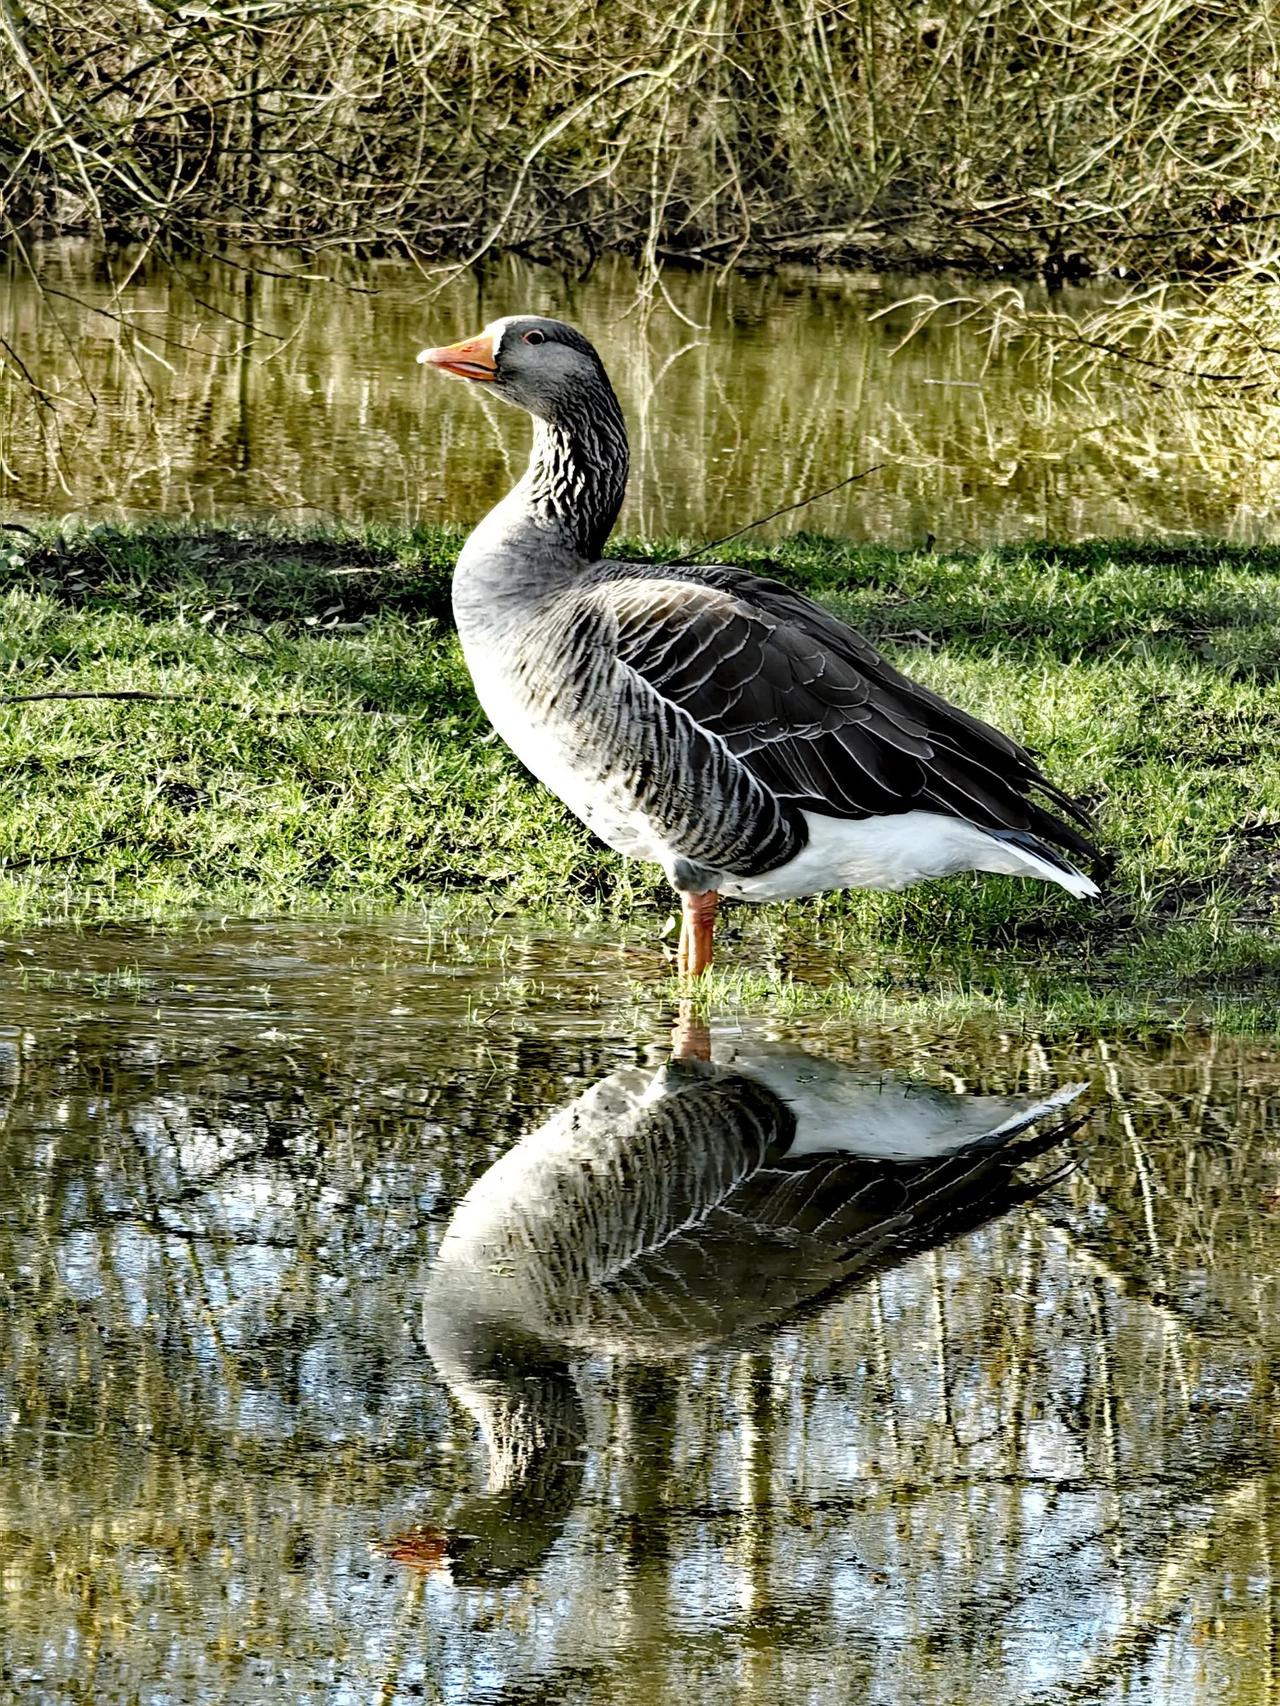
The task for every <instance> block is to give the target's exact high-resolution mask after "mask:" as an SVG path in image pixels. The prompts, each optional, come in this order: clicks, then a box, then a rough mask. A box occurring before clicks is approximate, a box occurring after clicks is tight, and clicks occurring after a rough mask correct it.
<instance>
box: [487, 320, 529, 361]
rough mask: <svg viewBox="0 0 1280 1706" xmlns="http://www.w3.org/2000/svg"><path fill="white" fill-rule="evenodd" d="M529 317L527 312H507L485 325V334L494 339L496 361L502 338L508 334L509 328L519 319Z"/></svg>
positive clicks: (494, 357)
mask: <svg viewBox="0 0 1280 1706" xmlns="http://www.w3.org/2000/svg"><path fill="white" fill-rule="evenodd" d="M527 318H528V316H527V315H525V314H506V315H504V316H503V318H502V319H501V320H490V322H489V324H488V325H487V326H486V327H485V334H486V336H488V337H490V338H492V340H493V359H494V360H495V361H497V359H498V351H499V350H500V349H501V348H502V340H503V337H504V336H505V334H506V331H507V328H508V327H509V326H511V325H514V323H515V322H516V321H517V320H524V319H527Z"/></svg>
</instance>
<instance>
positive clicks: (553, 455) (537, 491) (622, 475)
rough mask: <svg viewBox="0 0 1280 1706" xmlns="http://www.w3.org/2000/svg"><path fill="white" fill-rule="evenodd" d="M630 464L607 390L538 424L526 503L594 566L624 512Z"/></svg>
mask: <svg viewBox="0 0 1280 1706" xmlns="http://www.w3.org/2000/svg"><path fill="white" fill-rule="evenodd" d="M627 463H628V453H627V431H626V426H625V423H624V422H623V418H622V411H621V409H620V408H619V407H618V401H617V398H616V397H615V396H614V395H613V392H612V390H608V389H607V388H604V389H602V390H601V391H600V392H599V393H593V394H592V396H591V397H590V398H587V399H584V403H583V406H582V407H580V408H578V409H575V410H573V411H571V412H560V413H558V414H557V416H556V418H555V419H554V420H538V419H535V421H534V432H533V451H532V454H531V455H530V458H529V468H528V472H527V473H526V475H525V477H524V480H523V481H522V482H521V486H522V489H523V494H524V498H525V501H526V503H527V505H528V507H529V509H530V510H531V511H532V512H533V513H534V515H535V516H536V517H537V519H538V521H539V523H540V524H541V525H542V526H544V527H546V528H548V529H549V530H551V531H552V532H554V533H555V534H557V535H558V536H559V537H560V538H561V540H562V541H563V542H564V544H565V545H566V546H568V547H569V548H570V549H571V550H572V551H573V552H574V553H575V555H577V556H579V557H581V558H583V559H584V560H585V561H586V562H595V561H596V560H597V559H598V558H599V557H600V555H601V553H602V552H603V550H604V545H605V541H606V539H608V537H609V534H610V533H611V532H612V531H613V524H614V522H615V521H616V520H617V519H618V511H619V510H620V509H621V508H622V500H623V497H624V496H625V494H626V489H627Z"/></svg>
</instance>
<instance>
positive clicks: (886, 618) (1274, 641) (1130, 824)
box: [0, 526, 1280, 998]
mask: <svg viewBox="0 0 1280 1706" xmlns="http://www.w3.org/2000/svg"><path fill="white" fill-rule="evenodd" d="M458 542H459V536H458V535H457V534H456V533H451V532H446V531H425V530H424V531H418V532H403V533H395V532H391V531H374V530H365V531H359V532H356V531H351V532H346V533H343V532H337V531H329V532H325V533H315V534H292V535H286V534H277V533H272V532H267V531H263V530H252V529H248V528H243V529H241V528H230V529H216V530H215V529H208V528H205V529H184V528H174V527H160V526H149V527H142V528H136V529H114V528H98V529H93V530H89V531H83V532H78V533H73V534H69V535H66V536H62V535H59V534H56V533H54V532H52V531H50V532H49V533H47V534H45V535H43V536H41V537H40V538H39V539H36V538H32V537H28V536H26V535H21V534H9V535H5V536H4V537H3V538H2V539H0V605H2V609H3V617H2V620H0V674H3V682H2V683H0V688H2V690H3V694H4V695H5V697H6V698H7V699H8V700H10V701H11V700H12V696H14V695H18V694H32V693H92V692H97V693H112V692H151V693H158V694H165V695H174V696H175V697H174V698H168V699H163V700H154V701H153V700H145V699H143V700H116V699H106V698H103V699H92V698H90V699H52V700H45V701H40V702H33V703H12V702H8V703H5V704H3V705H0V765H2V766H3V772H4V775H5V779H6V785H5V788H4V790H3V794H2V795H0V928H5V929H8V930H10V931H12V930H14V929H16V928H21V927H24V926H27V925H30V924H33V923H35V922H37V921H41V920H51V919H60V918H79V919H95V918H97V919H101V918H122V917H128V918H138V917H144V918H167V917H172V916H175V915H177V914H180V913H189V912H192V911H197V910H198V911H202V912H205V913H208V912H215V913H216V912H224V913H225V912H254V913H266V912H275V911H281V910H289V911H300V910H308V911H310V910H325V911H345V912H353V911H383V910H390V909H394V908H404V907H418V906H424V905H437V904H439V902H440V900H441V897H442V896H443V897H448V898H449V901H450V903H451V904H454V905H459V904H468V905H472V906H479V907H481V908H506V907H508V906H512V905H515V906H520V907H528V908H531V909H536V910H537V912H538V913H539V914H540V915H541V916H544V917H548V918H550V919H551V920H553V921H560V922H567V921H568V920H569V919H570V917H574V918H580V917H581V914H582V909H583V908H584V907H586V908H588V909H589V913H590V916H591V918H592V919H593V920H595V921H597V922H598V924H599V925H600V927H602V928H607V929H609V930H610V931H615V930H616V929H617V928H618V926H619V924H620V923H625V922H628V921H629V922H631V923H632V924H634V926H635V928H636V932H637V935H638V937H640V938H642V939H644V940H651V939H656V937H657V936H658V933H659V931H660V929H661V927H662V923H663V921H664V920H665V919H666V918H667V916H668V915H669V913H670V911H671V897H670V893H669V891H668V890H667V888H666V885H665V882H664V880H663V879H662V877H661V875H660V873H658V872H657V871H656V870H651V869H648V868H645V867H640V866H635V865H627V864H624V863H623V862H622V861H621V860H619V859H617V858H616V857H615V856H614V855H613V854H612V853H610V852H608V851H607V850H606V849H604V848H602V847H601V846H600V845H599V844H598V843H596V842H594V841H593V839H592V838H591V837H590V836H589V835H588V833H587V832H586V831H585V830H584V829H583V828H582V827H581V826H580V825H579V824H578V823H577V822H576V821H575V820H573V819H572V818H570V817H569V816H568V814H567V813H566V812H565V811H564V810H563V809H562V808H561V807H560V806H559V804H558V803H557V802H556V801H555V800H554V799H552V798H551V797H550V796H549V795H548V794H547V793H546V792H545V791H543V790H542V789H540V788H538V787H537V786H536V785H535V784H533V783H532V782H531V781H530V780H529V779H528V778H527V776H526V775H525V774H524V772H523V771H522V770H521V768H520V767H519V765H518V764H516V762H515V761H514V760H513V759H512V758H511V757H510V756H509V754H508V753H507V752H506V750H505V749H504V748H503V747H502V746H501V745H500V744H499V743H497V742H496V741H494V740H492V739H491V738H489V737H488V735H487V729H486V725H485V723H484V720H483V718H482V716H481V715H480V713H479V711H478V709H477V707H476V705H475V702H474V699H473V697H472V694H471V690H470V685H469V682H468V678H467V673H466V669H465V666H464V664H463V662H462V658H461V655H460V652H459V649H458V646H457V641H456V638H455V636H454V635H453V633H452V631H451V628H450V625H449V615H448V578H449V572H450V568H451V564H452V559H453V555H454V553H455V552H456V549H457V546H458ZM624 549H625V550H627V551H629V552H630V554H633V555H650V554H653V555H657V554H659V548H658V547H657V546H649V547H642V546H638V545H636V544H634V542H633V543H632V544H631V545H630V546H626V547H624ZM722 555H725V556H734V557H736V558H737V559H738V560H741V561H749V562H756V563H759V562H762V561H767V562H768V563H769V565H770V567H771V569H772V571H773V572H775V573H778V574H780V575H783V576H784V577H785V578H787V579H789V580H792V581H793V582H795V583H797V584H799V585H801V586H804V587H806V588H807V589H808V590H809V591H811V592H812V593H814V594H815V596H818V597H821V598H823V599H824V600H826V601H827V602H829V603H830V604H831V605H832V606H833V607H834V608H836V609H837V610H839V611H840V612H841V613H842V614H844V615H846V616H847V617H849V618H850V619H851V620H853V621H855V622H856V623H857V624H858V625H859V626H861V627H862V628H863V629H864V630H865V631H866V632H868V633H869V634H871V635H873V636H874V637H876V638H877V640H878V641H879V643H880V644H882V645H883V646H884V648H885V649H886V651H887V652H888V653H889V654H890V655H891V656H893V657H894V658H895V660H896V661H898V662H899V663H900V664H902V665H903V667H905V668H906V669H907V670H908V671H909V672H910V673H911V674H913V675H914V676H916V677H917V678H919V679H921V680H924V681H927V682H929V683H930V684H931V685H933V686H935V687H937V688H939V689H940V690H942V691H943V692H945V693H946V694H948V695H950V696H951V697H953V698H955V699H956V700H958V701H959V702H960V703H962V704H965V705H967V706H968V707H970V708H971V709H973V710H975V711H977V712H979V713H980V714H981V715H983V716H985V717H988V718H990V719H991V720H992V721H994V722H996V723H998V724H999V725H1000V726H1001V727H1003V728H1006V729H1008V730H1010V731H1011V732H1013V733H1016V734H1017V735H1018V736H1019V737H1020V738H1022V739H1023V740H1024V741H1026V742H1027V743H1028V744H1029V745H1030V746H1032V747H1034V748H1036V749H1037V750H1038V751H1039V752H1041V753H1042V755H1043V757H1044V761H1045V764H1046V767H1047V769H1048V770H1049V772H1050V773H1051V774H1052V775H1053V776H1054V777H1055V778H1056V779H1057V780H1059V781H1060V782H1061V783H1062V784H1063V785H1064V786H1066V787H1067V788H1068V789H1070V790H1072V791H1074V792H1076V793H1078V794H1080V795H1081V796H1083V797H1085V798H1086V799H1087V800H1088V801H1089V802H1090V804H1091V805H1093V806H1094V807H1095V809H1096V811H1097V814H1098V826H1099V837H1100V840H1101V842H1102V844H1103V845H1104V847H1105V848H1106V849H1107V850H1108V852H1109V853H1110V854H1111V855H1112V856H1113V857H1114V860H1115V865H1114V870H1113V872H1112V874H1111V876H1110V878H1109V880H1108V882H1107V885H1106V894H1105V898H1104V900H1103V902H1102V904H1101V905H1093V906H1088V905H1081V904H1078V903H1075V902H1073V901H1071V900H1070V899H1069V898H1068V897H1066V896H1065V895H1062V894H1060V893H1059V892H1058V891H1056V890H1050V889H1048V888H1046V887H1041V886H1038V885H1033V884H1024V883H1019V882H1016V881H1014V880H1011V879H996V878H985V879H972V878H957V879H954V880H951V881H948V882H941V883H934V884H927V885H924V886H922V887H920V888H917V889H914V890H911V891H909V892H908V893H907V894H905V895H900V896H893V895H869V894H846V895H839V896H828V897H823V898H821V899H818V900H814V901H811V902H807V903H803V904H797V905H793V906H787V907H774V908H763V909H747V908H738V909H734V910H733V911H732V912H731V913H729V914H728V915H727V916H726V920H725V922H726V925H727V926H728V929H727V930H726V933H725V953H724V955H723V962H724V963H725V964H726V966H728V967H729V968H730V969H732V968H733V961H734V958H735V956H737V957H739V959H740V960H741V962H742V963H743V964H749V965H750V966H751V967H752V975H753V976H760V977H764V978H765V980H766V981H767V982H768V981H771V982H772V985H773V986H774V987H775V988H776V987H779V986H780V985H781V984H783V983H785V982H786V980H787V977H788V976H789V974H790V973H791V972H793V971H794V972H798V973H799V974H800V975H801V976H802V977H808V976H809V975H810V971H811V969H812V968H813V967H814V966H816V965H817V963H818V961H819V960H820V961H821V962H822V964H823V965H825V966H826V967H828V968H830V967H832V966H837V967H838V966H839V965H840V964H841V963H843V962H844V961H846V960H854V959H856V960H859V961H865V959H866V957H867V955H868V954H869V953H874V954H877V955H889V956H901V957H905V958H906V959H907V960H908V961H909V962H910V963H911V964H912V965H914V966H917V967H921V968H928V967H930V966H937V965H940V964H942V963H944V962H946V963H955V962H957V961H958V960H964V959H966V958H974V959H978V960H984V961H993V960H1003V961H1009V962H1017V963H1026V962H1033V963H1035V964H1037V965H1039V966H1041V967H1043V968H1044V969H1045V970H1046V971H1047V972H1052V973H1054V974H1055V975H1062V976H1070V977H1073V978H1076V979H1084V980H1086V981H1087V982H1091V981H1093V980H1115V979H1121V980H1123V981H1124V982H1125V983H1126V984H1127V985H1128V986H1129V987H1130V988H1132V989H1136V990H1143V989H1150V990H1152V991H1156V992H1161V994H1162V998H1163V995H1164V994H1167V993H1169V992H1173V993H1174V994H1175V995H1176V993H1177V991H1179V990H1182V989H1189V988H1193V987H1194V988H1200V987H1207V986H1208V985H1210V984H1211V985H1212V986H1213V987H1214V988H1216V989H1228V990H1240V991H1246V990H1247V991H1249V992H1251V993H1252V994H1253V995H1255V996H1257V995H1259V994H1260V993H1261V992H1263V991H1264V990H1266V989H1267V988H1269V987H1270V986H1271V985H1272V984H1273V983H1274V984H1275V985H1276V987H1277V990H1278V992H1280V935H1278V934H1277V930H1276V923H1277V896H1278V895H1280V738H1278V737H1280V697H1278V694H1277V685H1276V676H1277V674H1278V673H1280V550H1244V549H1237V548H1233V547H1227V546H1219V545H1200V546H1195V547H1185V546H1168V547H1165V546H1152V545H1143V546H1132V545H1123V544H1111V545H1102V544H1098V545H1082V546H1076V547H1071V548H1067V549H1063V548H1031V549H1019V550H998V551H988V552H984V553H982V554H979V555H976V556H974V555H968V556H961V555H954V556H952V555H936V554H931V553H897V552H890V551H886V550H880V549H866V548H857V547H851V546H847V545H843V544H841V543H839V542H836V541H832V540H828V539H821V538H813V537H807V536H800V537H797V538H795V539H793V540H790V541H788V542H786V543H784V544H778V545H776V546H772V547H767V548H762V547H751V548H747V549H745V550H743V549H739V550H737V551H729V552H724V553H722ZM761 968H764V969H763V970H762V969H761ZM769 968H772V970H770V969H769ZM817 981H819V982H821V981H823V979H822V978H817ZM827 981H829V979H827ZM726 993H728V991H727V990H726Z"/></svg>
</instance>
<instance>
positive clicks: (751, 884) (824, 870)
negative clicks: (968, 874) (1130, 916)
mask: <svg viewBox="0 0 1280 1706" xmlns="http://www.w3.org/2000/svg"><path fill="white" fill-rule="evenodd" d="M803 815H804V820H805V822H806V824H807V825H808V826H809V841H808V844H807V846H805V847H804V848H803V850H802V851H801V852H799V853H797V855H796V856H795V858H794V859H789V860H788V861H787V863H786V864H785V865H780V866H779V867H778V869H777V870H776V871H766V872H765V874H764V875H763V876H759V877H733V876H727V877H726V878H725V879H724V881H723V882H722V883H721V885H720V892H721V893H722V894H727V895H734V896H736V897H737V898H738V899H740V900H798V899H799V898H800V897H801V896H802V895H808V894H821V893H822V892H823V891H824V890H827V889H905V888H910V887H911V885H912V884H913V883H919V882H924V881H926V880H927V879H928V878H930V877H949V876H953V875H954V874H955V873H956V872H957V871H993V872H998V873H1001V874H1003V875H1005V876H1010V877H1036V878H1038V879H1039V880H1040V881H1041V882H1051V883H1058V884H1059V885H1060V886H1061V887H1062V888H1064V889H1066V890H1067V891H1068V892H1069V893H1071V894H1075V895H1095V894H1097V892H1098V891H1097V888H1096V887H1095V885H1094V884H1093V883H1091V882H1090V881H1089V879H1088V877H1085V876H1082V875H1080V873H1078V872H1076V873H1067V872H1065V871H1060V870H1058V869H1056V868H1055V867H1054V866H1052V865H1050V864H1048V863H1047V862H1046V861H1045V860H1043V859H1037V858H1036V856H1035V854H1034V853H1029V852H1026V851H1024V850H1023V849H1022V848H1020V847H1015V846H1012V845H1010V844H1009V843H1008V842H1004V841H998V840H996V838H995V837H994V836H991V835H988V834H987V833H986V831H985V830H982V829H979V828H978V827H977V825H976V824H972V823H966V822H965V820H964V819H963V818H956V817H947V816H945V815H944V814H943V813H942V812H924V811H914V812H896V813H894V814H893V815H892V816H890V817H868V818H859V819H856V820H853V821H851V820H849V819H847V818H837V817H824V816H822V815H821V813H819V812H805V813H804V814H803Z"/></svg>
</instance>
